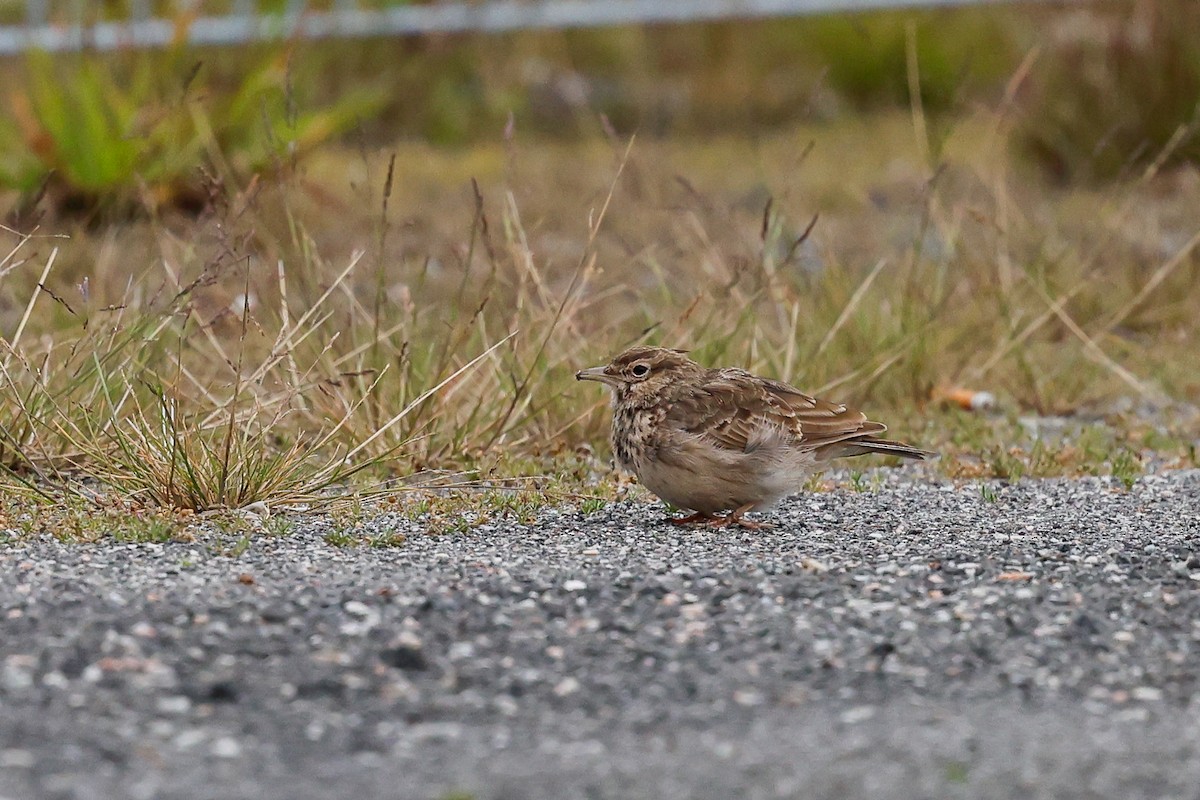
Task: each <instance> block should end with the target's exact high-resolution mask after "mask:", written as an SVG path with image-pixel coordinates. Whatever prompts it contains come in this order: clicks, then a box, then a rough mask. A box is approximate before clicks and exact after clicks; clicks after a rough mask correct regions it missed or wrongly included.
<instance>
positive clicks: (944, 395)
mask: <svg viewBox="0 0 1200 800" xmlns="http://www.w3.org/2000/svg"><path fill="white" fill-rule="evenodd" d="M940 394H941V399H942V400H944V401H945V402H947V403H950V404H951V405H956V406H958V407H959V408H962V409H965V410H967V411H986V410H987V409H989V408H992V407H994V406H995V405H996V395H994V394H992V393H991V392H979V391H976V390H974V389H962V388H956V389H948V390H946V391H944V392H941V393H940Z"/></svg>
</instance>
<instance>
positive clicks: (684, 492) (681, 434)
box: [575, 345, 933, 528]
mask: <svg viewBox="0 0 1200 800" xmlns="http://www.w3.org/2000/svg"><path fill="white" fill-rule="evenodd" d="M685 352H686V351H683V350H668V349H665V348H662V347H649V346H646V345H638V346H636V347H631V348H630V349H628V350H626V351H625V352H624V353H621V354H620V355H619V356H617V357H616V358H614V359H613V360H612V362H611V363H610V364H608V365H606V366H603V367H592V368H591V369H585V370H580V371H579V372H577V373H576V374H575V378H576V379H577V380H581V381H585V380H586V381H599V382H601V383H603V384H605V385H606V386H608V387H609V388H610V389H612V392H613V420H612V448H613V454H614V455H615V456H616V459H617V463H618V464H619V465H620V466H621V468H622V469H625V470H627V471H629V472H632V473H633V474H634V475H636V476H637V477H638V480H639V481H641V483H642V485H643V486H645V487H646V488H647V489H649V490H650V491H652V492H654V493H655V494H656V495H658V496H659V497H661V498H662V499H663V500H666V501H667V502H668V503H670V504H671V505H673V506H676V507H678V508H682V509H688V510H691V511H693V512H695V513H693V514H691V515H689V516H686V517H682V518H680V519H673V520H671V521H672V522H674V523H675V524H679V525H683V524H688V523H700V524H705V525H711V526H714V527H718V526H723V525H731V524H736V525H741V526H742V527H745V528H760V527H763V526H762V525H761V524H760V523H756V522H753V521H751V520H748V519H745V518H744V517H743V515H744V514H745V513H746V512H747V511H757V510H762V509H766V508H770V507H771V506H773V505H774V504H775V503H777V502H778V501H779V500H781V499H783V498H784V497H787V496H788V495H790V494H793V493H794V492H796V491H798V490H799V488H800V486H801V484H802V483H803V482H804V480H805V479H806V478H807V477H808V476H809V475H810V474H811V473H812V472H813V471H815V470H816V469H817V468H818V467H819V466H820V465H821V464H822V463H823V462H826V461H828V460H830V459H833V458H841V457H843V456H858V455H863V454H864V453H884V454H887V455H895V456H901V457H903V458H916V459H923V458H926V457H928V456H932V455H933V453H929V452H926V451H924V450H918V449H917V448H915V447H910V446H909V445H907V444H903V443H901V442H892V441H888V440H887V439H879V438H876V434H880V433H883V432H884V431H885V430H887V426H886V425H884V424H883V423H880V422H871V421H870V420H868V419H867V417H866V415H865V414H863V413H862V412H861V411H855V410H854V409H852V408H849V407H847V406H844V405H841V404H840V403H830V402H827V401H825V400H820V399H818V398H815V397H811V396H810V395H807V394H804V393H803V392H801V391H800V390H798V389H795V388H793V387H791V386H788V385H787V384H786V383H780V382H779V381H773V380H770V379H769V378H760V377H758V376H757V375H753V374H751V373H749V372H747V371H746V370H744V369H737V368H733V367H728V368H725V369H708V368H706V367H702V366H700V365H699V364H697V363H696V362H695V361H692V360H691V359H690V358H688V357H687V355H686V354H685ZM721 512H727V513H724V514H722V513H721Z"/></svg>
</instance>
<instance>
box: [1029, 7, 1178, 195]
mask: <svg viewBox="0 0 1200 800" xmlns="http://www.w3.org/2000/svg"><path fill="white" fill-rule="evenodd" d="M1041 61H1042V62H1043V63H1041V64H1040V65H1039V68H1037V69H1035V70H1034V71H1033V72H1032V74H1031V79H1030V90H1029V93H1028V96H1027V97H1026V98H1025V100H1024V103H1023V106H1024V108H1025V111H1026V118H1025V120H1024V124H1023V128H1022V132H1023V134H1024V141H1025V144H1026V146H1027V148H1028V150H1029V151H1030V152H1031V153H1032V154H1033V155H1034V156H1035V157H1036V158H1037V160H1038V161H1039V163H1041V164H1042V165H1043V166H1044V167H1046V168H1047V169H1048V170H1049V172H1050V173H1051V174H1052V175H1054V176H1056V177H1058V178H1060V179H1062V180H1073V181H1095V180H1105V179H1111V178H1114V177H1118V176H1121V175H1123V174H1128V173H1131V172H1136V171H1137V170H1139V169H1141V168H1143V167H1144V166H1146V165H1147V164H1150V163H1155V162H1162V163H1184V162H1192V163H1194V162H1196V161H1197V160H1200V136H1198V135H1197V132H1198V130H1200V5H1198V4H1197V3H1196V2H1195V0H1157V1H1156V2H1139V3H1129V4H1124V5H1122V6H1117V7H1110V8H1107V9H1104V10H1099V9H1097V10H1094V11H1093V12H1092V13H1088V14H1079V13H1076V14H1073V15H1068V16H1065V17H1062V18H1061V19H1059V20H1057V22H1056V24H1055V26H1054V27H1053V28H1052V29H1051V30H1050V31H1049V32H1048V42H1047V49H1046V52H1045V55H1044V57H1043V58H1042V59H1041Z"/></svg>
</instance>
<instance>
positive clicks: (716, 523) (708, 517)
mask: <svg viewBox="0 0 1200 800" xmlns="http://www.w3.org/2000/svg"><path fill="white" fill-rule="evenodd" d="M751 508H752V506H742V507H741V508H738V509H735V510H733V511H731V512H730V513H728V514H726V515H725V516H717V515H714V514H701V513H698V512H697V513H695V514H689V515H688V516H686V517H680V518H678V519H672V520H670V523H671V524H672V525H703V526H705V527H709V528H727V527H729V526H730V525H737V526H739V527H742V528H745V529H746V530H750V531H761V530H766V529H770V527H771V525H770V524H768V523H766V522H755V521H754V520H752V519H746V517H745V516H744V515H745V513H746V512H747V511H749V510H750V509H751Z"/></svg>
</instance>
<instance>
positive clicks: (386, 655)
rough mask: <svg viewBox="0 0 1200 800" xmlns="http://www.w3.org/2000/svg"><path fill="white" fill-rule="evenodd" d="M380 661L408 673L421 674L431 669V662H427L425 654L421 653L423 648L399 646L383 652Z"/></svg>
mask: <svg viewBox="0 0 1200 800" xmlns="http://www.w3.org/2000/svg"><path fill="white" fill-rule="evenodd" d="M379 660H380V661H382V662H383V663H385V664H387V665H388V666H389V667H392V668H394V669H401V670H404V671H406V672H409V671H412V672H421V671H423V670H426V669H429V662H428V661H427V660H426V658H425V654H424V653H422V652H421V648H420V647H413V646H411V645H407V644H399V645H396V646H395V647H389V648H387V649H386V650H383V651H382V652H381V653H380V654H379Z"/></svg>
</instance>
